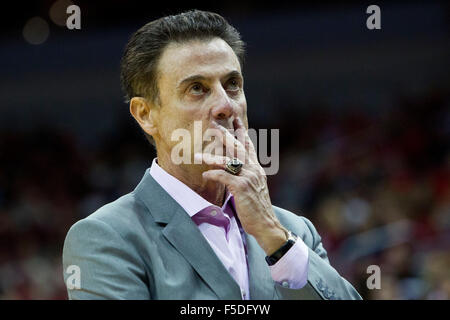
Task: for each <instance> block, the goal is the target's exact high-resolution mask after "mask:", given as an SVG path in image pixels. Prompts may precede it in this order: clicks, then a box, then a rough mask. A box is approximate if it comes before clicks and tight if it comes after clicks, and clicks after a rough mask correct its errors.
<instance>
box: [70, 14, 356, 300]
mask: <svg viewBox="0 0 450 320" xmlns="http://www.w3.org/2000/svg"><path fill="white" fill-rule="evenodd" d="M243 55H244V48H243V42H242V40H241V39H240V36H239V33H238V32H237V31H236V30H235V29H234V28H233V27H232V26H230V25H229V24H228V23H227V22H226V21H225V20H224V19H223V18H222V17H221V16H219V15H217V14H214V13H210V12H203V11H196V10H195V11H189V12H185V13H182V14H179V15H176V16H168V17H164V18H161V19H159V20H156V21H153V22H151V23H149V24H147V25H145V26H144V27H142V28H141V29H140V30H138V31H137V32H136V33H135V34H134V35H133V36H132V37H131V39H130V40H129V42H128V44H127V47H126V49H125V52H124V56H123V59H122V70H121V78H122V84H123V87H124V89H125V92H126V96H127V98H128V100H129V102H130V112H131V114H132V116H133V117H134V119H135V120H136V121H137V123H138V124H139V125H140V127H141V128H142V130H143V131H144V132H145V134H146V136H147V138H148V139H149V141H150V142H151V143H152V144H153V145H154V146H155V147H156V150H157V158H156V159H154V160H153V163H152V165H151V167H150V168H149V169H148V170H147V171H146V172H145V174H144V177H143V178H142V180H141V182H140V183H139V185H138V186H137V187H136V189H135V190H134V191H133V192H131V193H130V194H127V195H125V196H123V197H121V198H119V199H118V200H116V201H114V202H112V203H109V204H107V205H105V206H103V207H102V208H100V209H99V210H97V211H96V212H95V213H93V214H92V215H90V216H89V217H87V218H85V219H83V220H81V221H79V222H77V223H76V224H75V225H73V226H72V228H71V229H70V230H69V232H68V235H67V237H66V240H65V244H64V252H63V266H64V270H67V269H68V268H69V267H70V266H77V267H78V268H79V270H80V274H79V276H80V282H79V285H71V284H70V281H71V278H70V276H71V275H70V274H69V273H65V274H64V276H65V280H66V283H68V294H69V298H70V299H360V296H359V294H358V293H357V292H356V290H355V289H354V288H353V287H352V286H351V285H350V284H349V283H348V282H347V281H346V280H345V279H343V278H342V277H340V275H339V274H338V273H337V272H336V270H335V269H333V268H332V267H331V266H330V264H329V261H328V258H327V253H326V251H325V249H324V248H323V246H322V244H321V239H320V236H319V235H318V234H317V232H316V230H315V228H314V226H313V225H312V224H311V222H310V221H308V220H307V219H306V218H303V217H300V216H297V215H295V214H293V213H291V212H288V211H286V210H283V209H281V208H278V207H275V206H272V204H271V201H270V196H269V192H268V188H267V183H266V176H265V174H264V170H263V168H262V167H261V166H260V165H259V163H258V161H257V157H256V152H255V149H254V146H253V144H252V143H251V141H250V140H249V138H248V134H247V130H248V121H247V113H246V111H247V105H246V100H245V95H244V90H243V77H242V70H241V67H242V62H243ZM196 124H200V125H201V127H202V133H203V134H204V133H206V131H207V130H215V131H214V132H216V137H219V136H220V137H221V139H212V141H213V142H211V143H204V142H203V140H202V141H201V148H200V152H190V150H192V148H193V150H194V151H196V150H197V151H198V150H199V148H198V143H196V142H192V141H190V142H188V143H187V144H185V146H187V148H185V149H183V159H185V160H187V161H182V162H181V163H180V162H177V161H174V158H176V156H177V155H178V153H177V152H175V153H174V152H173V151H174V149H175V148H176V147H177V146H178V141H177V140H176V139H173V134H174V132H176V131H177V130H180V129H181V130H182V132H184V133H187V134H189V136H191V134H195V132H194V131H195V126H196ZM230 131H232V132H234V134H232V133H230ZM211 145H214V146H215V149H214V150H215V151H217V150H218V151H221V150H222V151H223V150H225V153H221V152H205V150H206V148H205V147H206V146H211ZM191 147H192V148H191ZM194 153H195V154H194Z"/></svg>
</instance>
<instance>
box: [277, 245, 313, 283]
mask: <svg viewBox="0 0 450 320" xmlns="http://www.w3.org/2000/svg"><path fill="white" fill-rule="evenodd" d="M308 262H309V261H308V247H307V246H306V244H305V243H304V242H303V240H302V239H300V238H298V239H297V241H296V242H295V244H294V245H293V246H292V247H291V248H290V249H289V250H288V251H287V252H286V253H285V254H284V255H283V256H282V257H281V258H280V260H278V261H277V263H275V264H274V265H272V266H269V268H270V273H271V275H272V279H273V281H275V282H278V283H279V284H281V285H283V286H284V287H289V288H290V289H300V288H303V287H304V286H305V285H306V283H307V281H308V265H309V263H308ZM286 283H287V284H288V286H287V285H286Z"/></svg>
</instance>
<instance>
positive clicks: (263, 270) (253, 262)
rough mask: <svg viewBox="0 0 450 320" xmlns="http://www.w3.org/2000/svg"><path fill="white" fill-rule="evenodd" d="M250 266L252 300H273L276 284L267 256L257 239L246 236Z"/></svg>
mask: <svg viewBox="0 0 450 320" xmlns="http://www.w3.org/2000/svg"><path fill="white" fill-rule="evenodd" d="M245 239H246V242H247V257H248V265H249V282H250V283H249V286H250V298H251V299H253V300H272V299H273V297H274V294H275V283H274V281H273V280H272V275H271V274H270V269H269V266H268V265H267V263H266V260H265V257H266V254H265V252H264V250H263V249H262V248H261V247H260V246H259V244H258V242H256V239H255V238H254V237H253V236H251V235H248V234H245Z"/></svg>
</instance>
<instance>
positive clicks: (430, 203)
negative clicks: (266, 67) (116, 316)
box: [0, 90, 450, 299]
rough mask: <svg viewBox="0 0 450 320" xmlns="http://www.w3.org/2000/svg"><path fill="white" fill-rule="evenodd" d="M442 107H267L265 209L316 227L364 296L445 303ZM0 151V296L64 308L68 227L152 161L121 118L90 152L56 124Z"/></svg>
mask: <svg viewBox="0 0 450 320" xmlns="http://www.w3.org/2000/svg"><path fill="white" fill-rule="evenodd" d="M449 103H450V99H449V92H445V91H439V90H434V91H430V92H428V93H426V94H422V95H420V96H413V97H412V96H405V97H403V96H396V97H395V99H393V101H392V106H386V107H385V108H383V109H380V110H372V109H369V108H365V106H359V107H353V108H343V109H342V110H340V109H339V108H337V107H335V106H333V108H331V107H330V106H326V105H320V104H311V105H310V106H304V107H302V108H295V107H292V108H291V107H289V106H286V105H285V106H277V107H279V110H284V111H283V114H282V116H281V117H280V120H279V121H277V122H276V123H271V124H270V126H271V128H280V171H279V173H278V174H277V175H274V176H270V177H269V188H270V191H271V197H272V202H273V204H274V205H277V206H280V207H284V208H286V209H289V210H291V211H293V212H295V213H297V214H301V215H304V216H305V217H307V218H308V219H310V220H311V221H312V222H313V223H314V225H315V226H316V227H317V229H318V231H319V233H320V234H321V236H322V240H323V244H324V246H325V248H326V249H327V251H328V253H329V257H330V260H331V263H332V264H333V266H335V268H336V269H337V270H338V271H339V272H340V273H341V274H342V275H344V276H345V277H346V278H347V279H348V280H349V281H350V282H351V283H352V284H354V286H355V287H356V288H357V290H358V291H359V292H360V293H361V295H362V296H363V297H364V298H365V299H449V298H450V250H449V248H450V179H449V178H450V151H449V150H450V149H449V140H450V139H449V138H450V105H449ZM292 105H293V106H294V105H295V103H292ZM250 127H253V128H258V124H257V123H252V121H251V118H250ZM93 139H95V137H93ZM0 150H1V152H0V239H1V240H0V299H66V298H67V294H66V289H65V285H64V283H63V277H62V275H63V270H62V263H61V253H62V247H63V242H64V237H65V235H66V233H67V231H68V229H69V228H70V226H71V225H72V224H73V223H75V222H76V221H77V220H79V219H82V218H84V217H86V216H87V215H89V214H90V213H92V212H93V211H95V210H96V209H97V208H99V207H100V206H102V205H103V204H106V203H107V202H110V201H113V200H115V199H116V198H117V197H119V196H121V195H123V194H125V193H128V192H130V191H132V190H133V188H134V187H135V185H136V184H137V183H138V182H139V180H140V178H141V177H142V174H143V172H144V170H145V169H146V168H148V167H149V166H150V164H151V160H152V159H153V157H154V156H155V152H154V150H153V148H152V147H151V146H150V145H148V143H147V142H146V140H145V138H144V136H143V135H142V134H141V132H140V131H139V130H138V128H137V126H136V125H135V124H134V123H132V120H131V118H130V117H126V118H124V120H123V121H122V122H121V123H119V124H118V125H117V128H115V130H114V133H113V134H111V135H109V136H108V137H107V138H105V139H103V140H102V141H98V143H96V144H93V145H91V146H85V145H82V144H81V143H80V141H79V139H78V138H77V136H75V135H74V134H72V133H69V132H65V131H62V130H61V129H60V128H57V127H54V126H48V127H45V128H40V129H39V130H36V129H34V130H30V131H29V132H26V131H22V132H12V131H1V130H0ZM369 265H377V266H379V268H380V270H381V289H368V288H367V283H366V282H367V278H368V277H369V276H370V274H369V273H367V267H368V266H369Z"/></svg>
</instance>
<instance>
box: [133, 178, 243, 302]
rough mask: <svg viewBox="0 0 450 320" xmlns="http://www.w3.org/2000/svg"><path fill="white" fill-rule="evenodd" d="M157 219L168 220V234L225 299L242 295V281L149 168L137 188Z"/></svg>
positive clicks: (202, 276)
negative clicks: (225, 265) (229, 270)
mask: <svg viewBox="0 0 450 320" xmlns="http://www.w3.org/2000/svg"><path fill="white" fill-rule="evenodd" d="M135 193H136V195H138V196H139V198H140V199H141V200H142V201H143V202H144V203H145V204H146V206H147V207H148V209H149V210H150V213H151V214H152V216H153V217H154V218H155V221H156V222H158V223H162V224H167V225H166V226H165V228H164V229H163V231H162V233H163V235H164V237H165V238H166V239H167V240H168V241H169V242H170V243H171V244H172V245H173V246H174V248H175V249H176V250H177V251H178V252H180V254H181V255H183V257H184V258H185V259H186V260H187V261H188V262H189V264H191V265H192V267H193V268H194V269H195V271H197V273H198V274H199V276H200V277H201V278H202V279H203V281H204V282H205V283H206V284H207V285H208V286H209V287H210V288H211V289H212V290H213V291H214V292H215V294H216V295H217V296H218V297H219V299H222V300H236V299H241V291H240V288H239V285H238V284H237V283H236V281H235V280H234V279H233V277H232V276H231V275H230V273H229V272H228V271H227V270H226V269H225V267H224V265H223V264H222V262H221V261H220V259H219V258H218V257H217V255H216V254H215V252H214V250H213V249H212V248H211V246H210V245H209V243H208V241H207V240H206V239H205V237H204V236H203V235H202V233H201V232H200V230H199V229H198V227H197V225H196V224H195V223H194V222H193V221H192V219H191V218H190V217H189V215H188V214H187V212H186V211H184V209H183V208H182V207H181V206H180V205H179V204H178V203H177V202H176V201H175V200H174V199H173V198H172V197H170V195H169V194H167V192H165V191H164V189H163V188H162V187H161V186H160V185H159V184H158V183H157V182H156V181H155V180H154V179H153V178H152V176H151V175H150V172H149V171H148V170H147V171H146V172H145V175H144V178H143V179H142V181H141V183H140V184H139V185H138V186H137V187H136V189H135Z"/></svg>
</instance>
